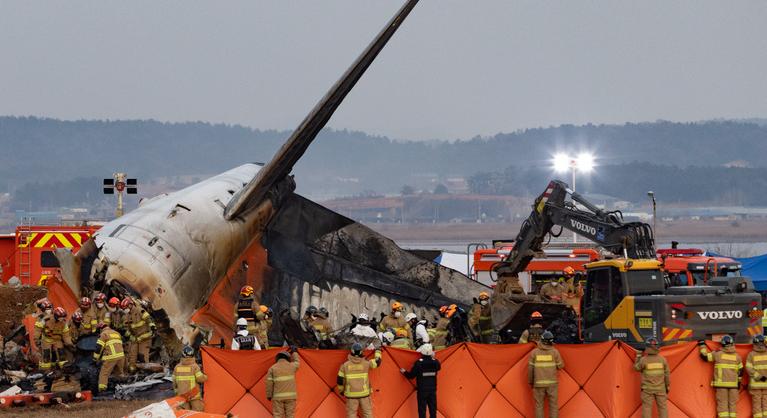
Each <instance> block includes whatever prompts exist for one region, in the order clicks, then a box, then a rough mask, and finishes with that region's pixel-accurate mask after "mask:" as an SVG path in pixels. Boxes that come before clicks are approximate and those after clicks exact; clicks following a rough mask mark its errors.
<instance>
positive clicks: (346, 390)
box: [336, 343, 381, 418]
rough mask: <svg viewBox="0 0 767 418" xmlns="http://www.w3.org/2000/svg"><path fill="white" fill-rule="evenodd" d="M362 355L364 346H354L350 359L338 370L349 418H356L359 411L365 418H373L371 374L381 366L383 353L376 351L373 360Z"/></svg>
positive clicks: (357, 344) (337, 381)
mask: <svg viewBox="0 0 767 418" xmlns="http://www.w3.org/2000/svg"><path fill="white" fill-rule="evenodd" d="M362 355H363V352H362V345H361V344H359V343H355V344H353V345H352V349H351V354H350V355H349V359H348V360H347V361H346V363H344V364H342V365H341V368H340V369H339V370H338V377H337V379H336V383H337V389H338V392H339V393H340V394H342V395H343V396H344V397H345V398H346V417H347V418H355V417H356V416H357V410H358V409H361V410H362V417H363V418H373V404H372V402H371V401H370V376H369V373H370V369H375V368H377V367H378V366H380V365H381V352H380V351H378V350H376V352H375V356H374V358H373V360H366V359H365V358H364V357H363V356H362Z"/></svg>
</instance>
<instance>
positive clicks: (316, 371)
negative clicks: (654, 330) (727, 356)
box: [202, 341, 751, 418]
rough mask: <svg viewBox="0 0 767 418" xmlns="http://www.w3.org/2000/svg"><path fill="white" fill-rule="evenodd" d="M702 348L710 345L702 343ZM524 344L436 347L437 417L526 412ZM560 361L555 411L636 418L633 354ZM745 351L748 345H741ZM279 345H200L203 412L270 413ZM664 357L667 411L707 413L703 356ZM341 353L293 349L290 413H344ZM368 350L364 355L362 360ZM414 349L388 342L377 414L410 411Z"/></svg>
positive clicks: (582, 350)
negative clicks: (269, 381) (294, 396)
mask: <svg viewBox="0 0 767 418" xmlns="http://www.w3.org/2000/svg"><path fill="white" fill-rule="evenodd" d="M708 344H709V348H710V349H718V344H716V343H711V342H709V343H708ZM532 348H533V345H532V344H525V345H484V344H460V345H455V346H452V347H448V348H447V349H445V350H440V351H438V352H437V359H439V360H440V361H441V362H442V371H440V373H439V375H438V392H437V404H438V405H437V409H438V410H439V412H440V416H444V417H449V418H458V417H475V416H476V417H497V416H503V417H530V416H534V404H533V400H532V392H531V390H530V387H529V386H528V385H527V361H528V355H529V353H530V351H531V350H532ZM557 348H558V349H559V351H560V353H561V354H562V357H563V358H564V361H565V368H564V370H562V371H560V373H559V407H560V416H562V417H579V418H580V417H616V418H618V417H621V418H622V417H640V416H641V410H640V406H641V400H640V398H639V380H640V376H639V373H637V372H636V371H634V369H633V367H632V366H633V363H634V359H635V356H636V352H635V351H634V349H633V348H631V347H630V346H628V345H626V344H624V343H621V342H616V341H610V342H604V343H598V344H583V345H560V346H557ZM737 349H738V352H739V353H740V355H741V356H742V357H743V359H744V361H745V358H746V355H747V354H748V352H749V350H750V349H751V346H750V345H747V344H746V345H739V346H738V347H737ZM278 351H279V350H278V349H271V350H267V351H229V350H222V349H217V348H211V347H204V348H203V353H202V354H203V367H204V371H205V373H206V374H207V375H208V381H207V382H206V383H205V409H206V412H212V413H219V414H224V413H228V412H229V413H232V414H234V415H236V416H249V417H270V416H271V414H270V410H271V403H270V402H269V401H267V399H266V395H265V389H264V379H265V376H266V372H267V370H268V369H269V367H270V366H271V365H272V364H274V358H275V355H276V353H277V352H278ZM661 353H662V355H663V356H664V357H665V358H666V359H667V360H668V362H669V366H670V368H671V392H670V393H669V402H668V407H669V415H670V416H671V417H703V416H715V415H716V408H715V400H714V393H713V389H712V388H711V387H710V381H711V376H712V375H713V366H712V364H710V363H706V362H705V361H703V360H701V358H700V356H699V354H698V348H697V346H696V344H695V343H685V344H677V345H673V346H669V347H664V348H663V349H662V351H661ZM347 355H348V352H347V351H341V350H300V351H299V356H300V358H301V366H300V368H299V372H298V375H297V383H298V405H297V408H296V416H297V417H339V416H344V414H345V412H344V400H343V398H342V397H340V396H339V395H338V394H337V393H334V392H333V389H334V388H335V382H336V374H337V373H338V368H339V366H340V365H341V364H342V363H343V362H344V361H345V360H346V357H347ZM370 355H372V353H369V356H370ZM419 356H420V354H418V353H416V352H413V351H408V350H400V349H393V348H386V349H384V351H383V363H382V364H381V367H379V368H378V369H375V370H373V371H372V372H371V384H372V387H373V395H372V396H373V405H374V409H375V416H376V417H379V418H380V417H417V416H418V414H417V411H416V398H415V386H414V385H415V384H414V382H412V381H408V380H407V379H405V378H404V377H403V376H402V375H401V374H400V372H399V369H400V367H402V368H406V369H409V368H410V367H411V366H412V364H413V362H414V361H415V360H416V359H418V357H419ZM750 413H751V398H750V396H749V395H748V393H747V391H746V390H745V388H744V389H742V390H741V396H740V401H739V402H738V414H739V416H740V415H741V414H742V416H749V415H750Z"/></svg>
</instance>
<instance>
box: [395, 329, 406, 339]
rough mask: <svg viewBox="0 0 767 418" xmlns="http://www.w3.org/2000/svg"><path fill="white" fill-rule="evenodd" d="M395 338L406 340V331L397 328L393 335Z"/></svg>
mask: <svg viewBox="0 0 767 418" xmlns="http://www.w3.org/2000/svg"><path fill="white" fill-rule="evenodd" d="M395 335H396V336H397V338H399V337H405V338H407V330H406V329H405V328H397V332H396V333H395Z"/></svg>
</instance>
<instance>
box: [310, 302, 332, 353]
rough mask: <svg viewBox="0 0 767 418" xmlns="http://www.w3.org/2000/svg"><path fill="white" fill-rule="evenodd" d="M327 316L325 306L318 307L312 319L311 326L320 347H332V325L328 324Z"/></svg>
mask: <svg viewBox="0 0 767 418" xmlns="http://www.w3.org/2000/svg"><path fill="white" fill-rule="evenodd" d="M328 316H329V313H328V310H327V309H325V308H320V309H318V310H317V314H316V315H315V318H314V320H313V321H312V327H314V329H315V331H316V333H317V338H318V339H319V342H320V348H333V347H332V345H333V343H332V341H331V340H330V332H331V331H332V327H331V326H330V321H328Z"/></svg>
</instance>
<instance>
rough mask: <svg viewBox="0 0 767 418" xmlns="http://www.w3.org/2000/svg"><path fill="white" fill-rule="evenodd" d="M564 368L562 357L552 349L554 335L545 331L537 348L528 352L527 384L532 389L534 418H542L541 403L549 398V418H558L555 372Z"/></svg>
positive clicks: (557, 383) (556, 378)
mask: <svg viewBox="0 0 767 418" xmlns="http://www.w3.org/2000/svg"><path fill="white" fill-rule="evenodd" d="M564 367H565V362H564V361H563V360H562V356H561V355H560V354H559V351H558V350H557V349H556V348H554V334H552V333H551V332H550V331H545V332H544V333H543V335H542V336H541V340H540V341H539V342H538V347H537V348H535V349H534V350H533V351H532V352H530V357H529V361H528V363H527V382H528V383H529V384H530V386H532V388H533V399H534V400H535V417H536V418H543V401H544V400H545V399H546V398H547V397H548V398H549V417H550V418H557V416H559V405H558V404H557V397H558V387H559V377H558V375H557V371H559V370H561V369H563V368H564Z"/></svg>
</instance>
